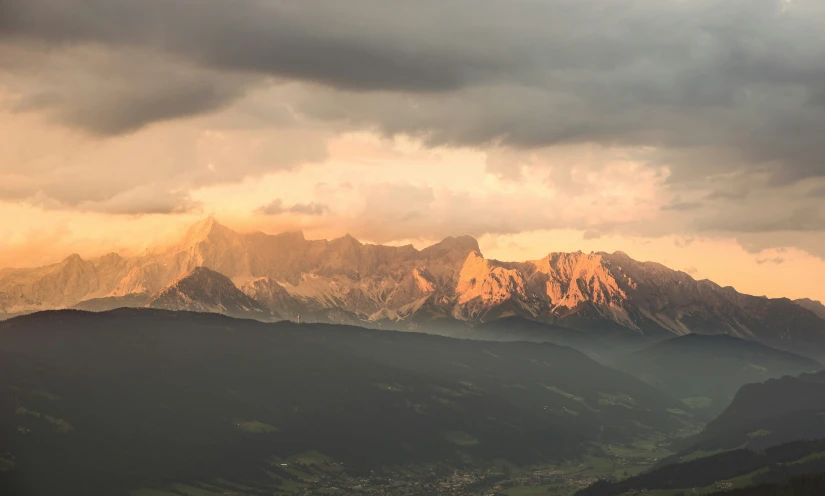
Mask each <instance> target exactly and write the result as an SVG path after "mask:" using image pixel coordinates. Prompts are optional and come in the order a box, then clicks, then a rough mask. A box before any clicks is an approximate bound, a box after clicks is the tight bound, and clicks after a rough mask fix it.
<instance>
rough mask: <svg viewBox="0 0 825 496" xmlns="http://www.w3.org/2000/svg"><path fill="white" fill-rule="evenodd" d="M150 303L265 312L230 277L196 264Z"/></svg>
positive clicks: (192, 308) (179, 307)
mask: <svg viewBox="0 0 825 496" xmlns="http://www.w3.org/2000/svg"><path fill="white" fill-rule="evenodd" d="M147 306H148V307H151V308H163V309H166V310H187V311H194V312H215V313H225V314H227V315H236V316H245V315H248V314H249V313H250V312H259V313H261V314H264V313H265V312H264V309H263V307H262V305H261V304H260V303H258V302H257V301H255V300H253V299H252V298H250V297H249V296H247V295H245V294H244V293H243V292H242V291H241V290H239V289H238V288H237V287H236V286H235V284H233V283H232V281H231V280H230V279H229V278H228V277H226V276H225V275H223V274H220V273H218V272H215V271H214V270H212V269H209V268H207V267H195V268H194V269H192V270H190V271H189V272H187V273H186V274H183V275H182V276H180V277H178V278H177V279H175V280H174V281H172V282H171V283H170V284H169V285H168V286H166V287H165V288H163V289H162V290H160V291H158V292H157V293H155V294H154V295H152V296H151V297H150V298H149V303H148V304H147Z"/></svg>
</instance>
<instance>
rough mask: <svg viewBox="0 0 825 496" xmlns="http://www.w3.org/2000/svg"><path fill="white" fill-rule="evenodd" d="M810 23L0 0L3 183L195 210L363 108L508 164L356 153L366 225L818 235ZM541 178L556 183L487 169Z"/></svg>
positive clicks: (569, 10)
mask: <svg viewBox="0 0 825 496" xmlns="http://www.w3.org/2000/svg"><path fill="white" fill-rule="evenodd" d="M823 26H825V4H823V2H822V1H821V0H684V1H661V0H591V1H581V0H511V1H501V0H419V1H415V2H413V1H407V2H403V1H400V2H387V1H382V0H351V1H347V2H340V1H337V0H303V1H301V2H288V1H282V0H234V1H232V2H227V1H225V0H197V1H196V0H143V1H140V2H137V1H134V0H2V1H0V74H2V75H0V127H2V130H3V131H6V130H7V129H8V130H11V131H9V132H14V133H16V134H14V135H13V136H14V137H15V138H16V139H15V140H14V143H16V145H17V146H16V148H14V147H13V148H12V149H11V150H10V151H9V150H7V151H3V150H0V179H2V182H1V183H0V199H4V200H7V201H25V202H28V203H30V204H36V205H41V206H43V207H46V208H54V209H59V208H63V209H76V210H84V211H92V212H108V213H112V214H139V213H181V212H191V211H198V209H201V208H204V205H203V204H202V202H200V201H199V200H197V199H193V198H195V197H196V196H197V195H195V194H194V192H196V191H197V190H198V189H202V188H209V187H214V186H217V185H226V184H237V183H239V182H241V181H243V180H244V179H246V178H249V177H263V176H266V175H267V174H273V173H276V172H278V171H285V170H294V169H296V168H300V167H302V166H305V165H306V164H308V163H316V164H317V163H323V162H325V161H334V160H335V159H336V156H335V154H331V153H330V152H329V150H330V147H329V143H330V140H331V139H333V138H334V137H335V136H339V135H341V134H343V133H350V132H369V133H373V134H376V135H379V136H384V137H391V138H399V139H408V140H412V141H413V142H415V143H417V144H421V145H422V146H423V147H425V148H430V149H433V150H445V149H446V150H464V149H471V150H478V151H480V153H482V154H485V155H486V160H487V161H486V167H487V169H486V172H487V173H490V174H491V175H493V176H495V177H496V178H498V179H501V180H502V181H504V183H494V184H495V187H496V188H499V191H491V187H487V188H486V189H484V187H483V185H476V186H474V188H475V190H472V188H470V187H468V186H466V185H462V184H460V181H461V178H459V179H458V181H459V183H455V185H454V186H450V185H443V184H442V185H438V184H436V183H439V181H437V180H436V179H437V178H435V177H434V176H433V178H432V179H431V180H430V181H424V182H425V183H432V184H421V181H418V182H417V183H415V184H413V182H412V181H409V180H407V176H409V175H410V174H409V172H405V171H400V172H398V171H397V172H396V173H395V177H392V178H390V177H384V176H382V177H373V176H372V175H370V174H364V175H362V176H360V177H356V178H353V179H352V182H353V183H355V187H354V188H355V189H354V191H355V193H353V194H360V195H361V197H360V200H361V203H362V204H363V205H362V206H363V208H362V209H361V210H357V212H358V214H357V216H354V217H352V218H348V219H340V221H341V222H342V223H346V224H348V225H350V226H352V227H353V229H354V230H360V231H361V232H364V233H367V234H369V235H370V237H371V238H372V239H375V240H379V239H380V240H393V239H402V238H409V237H411V236H415V235H416V233H418V234H419V235H421V236H425V235H426V236H430V235H433V236H434V235H447V234H455V233H461V232H471V233H474V234H483V233H511V232H519V231H526V230H536V229H550V228H558V227H564V228H576V229H580V230H582V231H586V237H587V238H588V239H591V240H595V239H599V237H600V236H603V235H609V234H611V233H625V234H629V235H638V236H663V235H667V234H674V233H684V234H686V235H692V234H695V233H700V234H704V235H719V236H723V235H724V236H735V237H737V239H739V240H740V241H741V243H742V244H743V246H745V247H747V248H748V249H753V250H758V249H761V248H764V247H768V246H781V245H783V244H794V245H795V246H800V247H803V246H804V248H805V249H806V250H809V251H811V252H812V253H817V254H819V255H821V256H825V238H823V236H825V234H824V233H825V207H824V206H823V202H822V199H823V196H825V158H823V157H825V155H824V154H823V152H822V149H821V140H822V136H825V29H823V28H822V27H823ZM54 150H59V152H56V153H55V152H49V151H54ZM396 152H397V150H396V151H394V153H396ZM397 153H398V155H404V153H405V152H397ZM381 160H385V161H395V160H399V161H402V162H403V160H401V159H397V158H393V157H390V158H387V157H382V159H381ZM617 162H620V165H618V166H617V165H616V164H617ZM444 167H445V168H446V167H456V168H458V167H460V166H459V165H454V164H445V165H444ZM617 171H619V172H617ZM482 173H483V172H482ZM434 174H435V175H437V174H446V171H443V172H441V171H439V172H435V173H434ZM628 174H630V175H631V179H630V180H628V179H627V175H628ZM633 175H636V177H638V178H639V179H638V181H637V182H638V183H639V184H635V185H634V184H633V182H634V181H633V179H632V177H633ZM537 178H538V179H537ZM536 180H539V181H541V184H543V187H545V188H546V189H547V190H548V191H552V192H553V193H552V195H548V194H544V192H542V191H540V189H530V188H528V187H526V186H524V187H519V186H515V187H513V188H512V190H507V188H506V187H504V186H502V184H505V183H506V182H507V181H510V182H511V183H513V184H519V183H525V182H527V181H536ZM522 186H523V184H522ZM288 188H289V186H288V185H285V186H284V189H288ZM651 188H655V192H653V193H651ZM526 191H527V192H529V194H526V195H525V194H524V192H526ZM267 198H270V199H271V198H284V197H283V196H282V194H281V193H280V192H276V194H275V195H270V196H268V197H267ZM258 201H259V203H258V204H257V205H258V207H260V208H257V207H253V208H249V211H250V212H251V211H256V208H257V212H258V213H259V214H268V216H269V217H273V216H276V215H279V214H284V213H290V214H294V215H302V216H304V217H308V218H311V217H329V216H335V215H345V213H346V212H354V211H355V210H352V209H345V208H339V206H338V205H336V204H334V203H332V200H328V199H327V198H323V197H306V198H302V199H294V198H293V199H290V200H289V203H287V202H286V199H284V200H283V201H282V200H276V201H274V202H272V203H269V204H265V205H263V206H261V205H262V204H263V203H265V202H266V201H268V200H258ZM616 205H619V207H621V208H619V207H617V206H616ZM206 208H208V205H207V206H206ZM339 211H340V212H344V213H339Z"/></svg>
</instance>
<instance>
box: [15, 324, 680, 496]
mask: <svg viewBox="0 0 825 496" xmlns="http://www.w3.org/2000/svg"><path fill="white" fill-rule="evenodd" d="M0 402H2V403H1V404H0V415H2V418H0V454H3V455H2V456H0V458H2V459H3V460H4V463H6V464H12V466H13V468H12V469H11V470H0V493H2V494H14V495H17V496H27V495H40V494H83V495H87V496H93V495H101V496H103V495H105V496H113V495H120V494H128V493H129V492H130V491H135V490H141V489H143V490H149V489H153V488H154V489H165V490H171V491H174V489H169V488H174V487H181V486H180V485H186V486H187V487H190V488H191V487H205V486H203V484H216V482H215V481H218V480H219V481H223V482H221V484H223V487H236V488H245V489H244V490H243V491H240V492H243V493H244V494H279V493H282V492H286V491H287V490H289V491H292V490H297V489H299V488H300V487H302V486H301V485H300V484H302V483H304V481H303V480H301V479H298V478H296V476H295V475H294V472H290V471H289V468H288V466H289V464H290V463H298V462H295V460H296V459H297V460H302V459H306V458H307V457H309V458H312V459H314V460H323V461H324V463H326V464H328V465H325V466H326V467H327V469H329V470H333V469H334V470H341V471H347V473H352V474H360V473H366V472H368V471H369V470H372V469H377V468H379V467H388V466H390V467H391V466H401V465H403V466H405V467H410V466H418V467H421V466H428V464H430V465H429V466H432V464H436V463H439V464H442V466H449V467H468V466H471V467H484V466H492V465H493V464H496V463H499V464H501V463H506V464H512V465H513V466H517V465H518V466H523V465H528V464H533V463H542V462H544V463H561V462H564V461H575V460H578V459H581V458H582V457H585V456H587V455H588V454H589V453H591V452H593V451H599V450H600V449H601V447H602V446H607V445H620V444H632V443H633V442H635V441H638V440H640V439H649V438H651V437H655V438H657V439H664V438H666V437H672V436H676V435H678V434H680V433H683V432H684V431H686V430H691V429H694V428H695V427H696V426H695V424H694V422H693V420H692V418H691V416H690V415H689V414H687V412H685V411H684V410H682V409H680V407H681V406H682V405H681V404H680V403H679V402H678V401H676V400H673V399H671V398H669V397H667V396H665V395H664V394H662V393H660V392H658V391H656V390H655V389H654V388H653V387H651V386H649V385H647V384H645V383H643V382H641V381H639V380H637V379H635V378H633V377H631V376H629V375H626V374H624V373H621V372H617V371H615V370H612V369H609V368H607V367H604V366H602V365H600V364H598V363H596V362H594V361H593V360H591V359H590V358H588V357H587V356H585V355H584V354H582V353H580V352H577V351H575V350H573V349H571V348H566V347H560V346H556V345H552V344H537V343H526V342H509V343H507V342H499V343H494V342H484V341H473V340H459V339H453V338H446V337H439V336H432V335H427V334H418V333H411V332H393V331H378V330H366V329H362V328H356V327H347V326H341V325H323V324H302V325H297V324H291V323H277V324H272V323H262V322H257V321H254V320H235V319H231V318H229V317H226V316H222V315H216V314H207V313H189V312H170V311H165V310H155V309H121V310H114V311H110V312H104V313H89V312H81V311H76V310H63V311H52V312H43V313H36V314H32V315H27V316H22V317H16V318H13V319H10V320H7V321H5V322H0ZM296 457H297V458H296ZM302 457H303V458H302ZM307 463H308V462H307ZM285 465H286V468H285ZM233 484H234V486H233ZM236 492H239V491H236ZM135 494H143V493H135ZM146 494H150V493H146ZM173 494H174V492H173Z"/></svg>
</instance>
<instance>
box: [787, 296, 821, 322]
mask: <svg viewBox="0 0 825 496" xmlns="http://www.w3.org/2000/svg"><path fill="white" fill-rule="evenodd" d="M794 303H796V304H797V305H799V306H800V307H802V308H805V309H807V310H810V311H812V312H813V313H815V314H816V315H817V316H818V317H820V318H822V319H825V305H823V304H822V302H821V301H818V300H812V299H810V298H800V299H798V300H794Z"/></svg>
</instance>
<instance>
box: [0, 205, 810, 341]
mask: <svg viewBox="0 0 825 496" xmlns="http://www.w3.org/2000/svg"><path fill="white" fill-rule="evenodd" d="M201 267H203V268H207V269H209V270H208V271H199V270H197V269H198V268H201ZM199 286H202V287H199ZM138 294H145V295H149V296H147V298H146V299H144V300H140V299H137V298H135V297H134V295H138ZM127 297H130V298H128V300H127ZM101 298H103V299H104V300H103V301H104V302H105V304H106V305H110V306H112V307H115V306H118V305H120V304H124V302H126V301H128V302H129V303H128V304H129V305H134V304H135V302H136V301H140V302H141V304H146V305H152V306H161V307H163V308H172V309H187V310H199V311H215V312H221V313H228V314H239V313H242V314H249V315H251V316H253V317H255V318H261V319H287V318H289V319H292V318H295V317H297V315H298V314H302V313H303V314H304V315H306V316H309V318H312V316H314V317H317V318H321V316H322V317H323V320H327V321H336V320H340V321H345V322H348V323H358V322H364V323H369V322H373V323H381V322H388V323H394V325H395V327H401V328H403V327H405V326H406V327H409V328H413V327H418V326H420V325H422V323H425V322H427V321H445V320H450V321H468V322H479V321H489V320H494V319H497V318H501V317H506V316H520V317H525V318H529V319H532V320H537V321H542V322H548V323H553V324H556V325H562V326H566V327H571V328H574V329H580V330H588V329H596V328H598V329H607V328H613V329H623V330H624V331H630V332H633V333H637V334H643V335H656V334H686V333H690V332H698V333H708V334H732V335H736V336H740V337H746V338H756V339H760V340H763V341H768V342H779V343H780V344H781V343H782V342H783V341H788V340H794V341H795V342H797V343H806V342H812V343H813V342H817V343H818V342H819V341H820V340H822V335H823V334H825V319H823V318H822V316H821V311H820V308H822V309H825V307H822V306H821V304H819V305H817V302H810V301H799V302H792V301H790V300H787V299H767V298H762V297H755V296H749V295H744V294H740V293H737V292H736V291H735V290H734V289H733V288H723V287H720V286H718V285H716V284H714V283H713V282H711V281H707V280H703V281H697V280H694V279H693V278H692V277H690V276H689V275H688V274H686V273H684V272H679V271H674V270H671V269H668V268H667V267H665V266H663V265H660V264H656V263H651V262H638V261H635V260H633V259H631V258H630V257H629V256H627V255H626V254H624V253H622V252H616V253H612V254H608V253H582V252H575V253H550V254H548V255H547V256H546V257H544V258H542V259H540V260H533V261H527V262H501V261H497V260H489V259H486V258H484V256H483V254H482V253H481V251H480V249H479V246H478V243H477V241H476V240H475V239H473V238H472V237H469V236H461V237H456V238H453V237H450V238H446V239H445V240H443V241H441V242H440V243H437V244H435V245H433V246H430V247H428V248H425V249H423V250H417V249H415V248H414V247H412V246H409V245H408V246H400V247H396V246H381V245H371V244H363V243H361V242H359V241H358V240H356V239H355V238H353V237H352V236H349V235H347V236H344V237H341V238H337V239H333V240H307V239H305V238H304V236H303V234H302V233H300V232H296V233H283V234H278V235H268V234H264V233H251V234H240V233H237V232H235V231H233V230H231V229H229V228H228V227H226V226H223V225H221V224H219V223H218V222H216V221H215V219H214V218H211V217H210V218H208V219H205V220H203V221H201V222H199V223H197V224H195V225H194V226H192V227H191V228H190V229H189V230H188V232H187V233H185V235H184V236H182V239H181V242H179V243H177V244H176V245H174V246H171V247H169V248H167V249H165V250H158V251H156V252H151V253H145V254H142V255H140V256H136V257H132V258H123V257H120V256H118V255H116V254H109V255H105V256H103V257H101V258H99V259H95V260H84V259H82V258H81V257H80V256H78V255H71V256H69V257H68V258H66V259H65V260H63V261H62V262H60V263H57V264H53V265H49V266H45V267H38V268H32V269H5V270H3V271H0V312H1V313H6V314H8V313H16V312H30V311H36V310H42V309H50V308H62V307H70V306H73V305H77V304H79V303H80V302H83V301H88V300H91V299H101ZM818 314H819V315H818Z"/></svg>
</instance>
